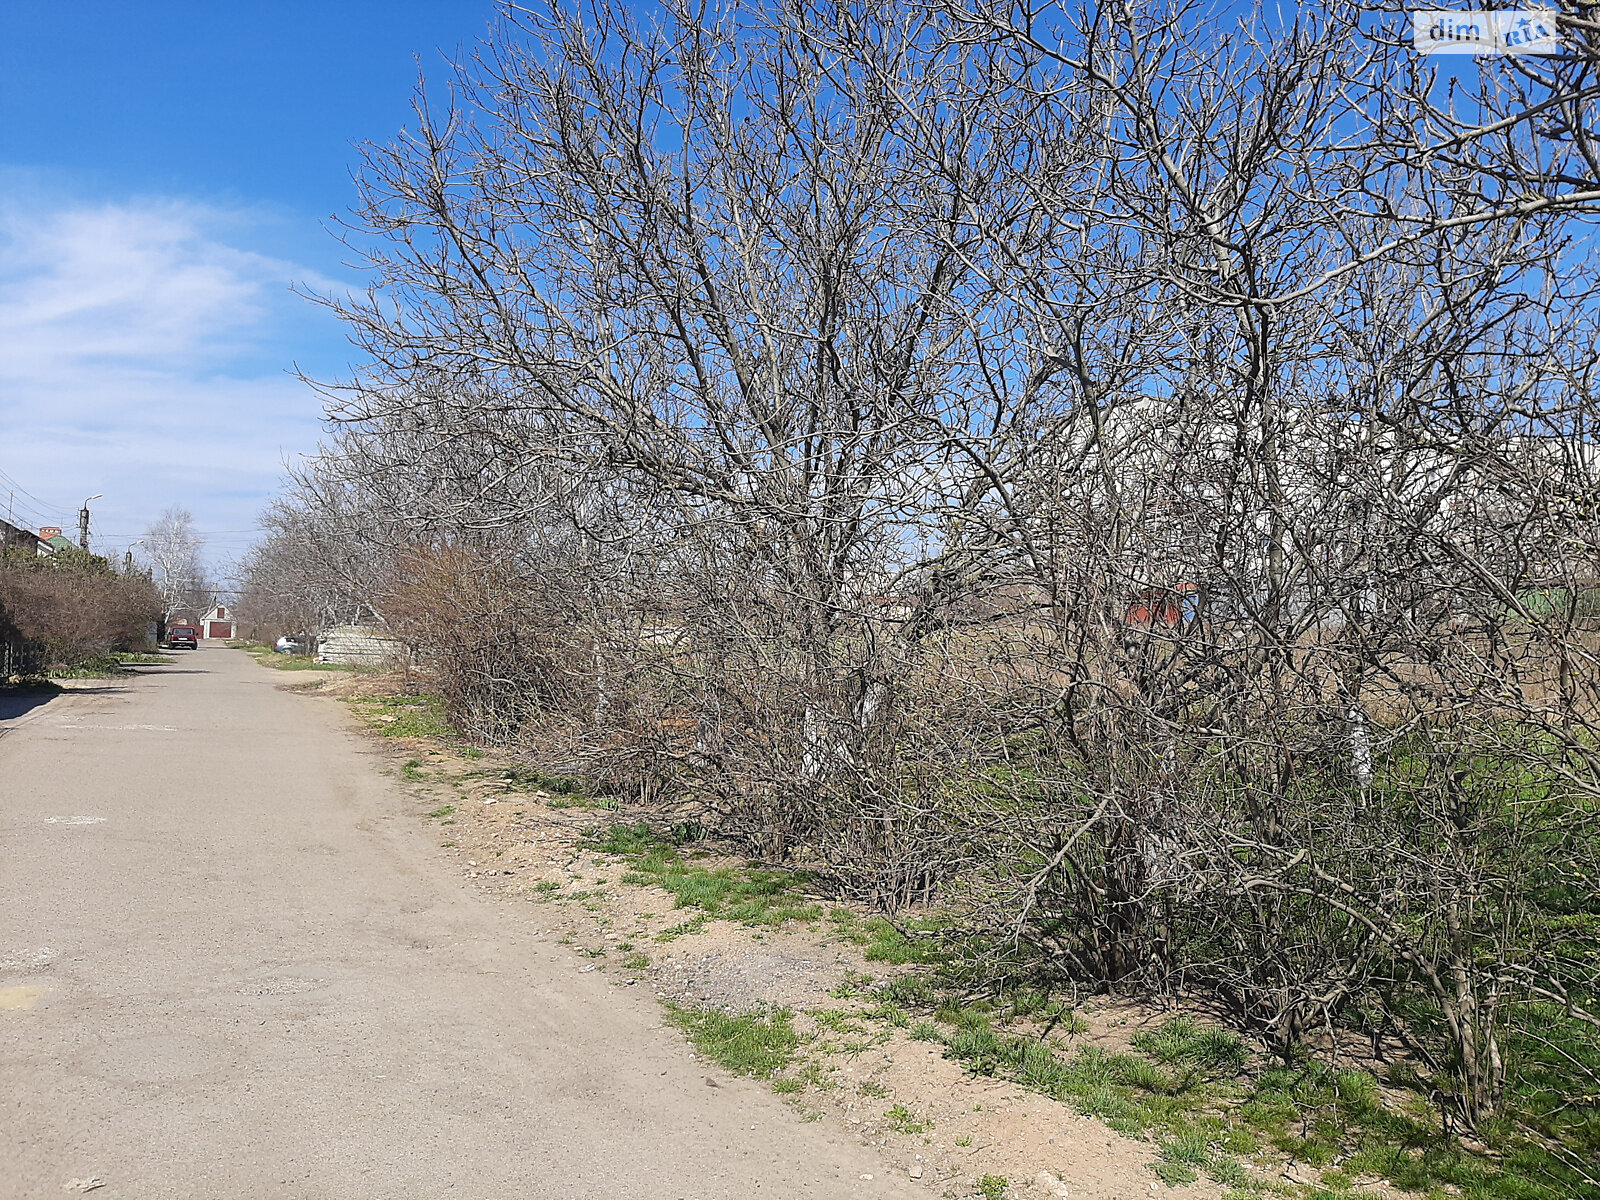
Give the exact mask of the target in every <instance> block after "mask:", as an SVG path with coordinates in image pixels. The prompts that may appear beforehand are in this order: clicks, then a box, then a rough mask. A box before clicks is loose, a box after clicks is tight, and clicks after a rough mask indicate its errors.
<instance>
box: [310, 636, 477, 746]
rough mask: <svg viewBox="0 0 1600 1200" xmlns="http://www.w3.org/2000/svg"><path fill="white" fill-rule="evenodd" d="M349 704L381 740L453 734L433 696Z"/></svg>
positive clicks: (362, 699) (365, 699) (445, 737)
mask: <svg viewBox="0 0 1600 1200" xmlns="http://www.w3.org/2000/svg"><path fill="white" fill-rule="evenodd" d="M279 657H283V656H282V655H280V656H279ZM349 703H350V707H351V708H352V709H354V710H355V712H356V714H357V715H358V716H360V717H361V718H362V719H363V720H365V721H366V722H367V723H368V724H370V725H371V726H372V727H373V729H375V730H376V731H377V732H378V733H380V734H382V735H383V736H384V737H413V738H435V739H437V740H440V741H451V740H454V738H455V737H456V731H455V730H454V729H452V728H451V727H450V723H449V722H448V721H446V720H445V716H444V702H443V701H442V700H440V699H439V698H438V697H437V696H352V697H351V698H350V701H349Z"/></svg>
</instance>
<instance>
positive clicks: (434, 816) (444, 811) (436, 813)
mask: <svg viewBox="0 0 1600 1200" xmlns="http://www.w3.org/2000/svg"><path fill="white" fill-rule="evenodd" d="M455 810H456V806H455V805H454V804H446V805H445V806H444V807H443V808H436V809H434V810H433V811H432V812H431V813H429V814H428V819H429V820H430V821H437V820H439V819H440V818H442V817H448V816H449V815H450V814H451V813H453V812H455Z"/></svg>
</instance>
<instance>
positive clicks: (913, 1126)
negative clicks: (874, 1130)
mask: <svg viewBox="0 0 1600 1200" xmlns="http://www.w3.org/2000/svg"><path fill="white" fill-rule="evenodd" d="M884 1120H885V1121H886V1122H888V1125H889V1128H890V1129H892V1130H894V1131H895V1132H896V1133H926V1132H927V1131H928V1130H930V1129H932V1128H933V1122H932V1121H930V1120H928V1119H927V1118H926V1117H919V1116H917V1114H916V1113H914V1112H912V1111H911V1110H910V1109H909V1108H907V1107H906V1106H905V1105H904V1104H896V1105H894V1106H893V1107H891V1108H890V1109H889V1111H888V1112H886V1113H885V1114H884Z"/></svg>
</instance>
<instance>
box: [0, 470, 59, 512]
mask: <svg viewBox="0 0 1600 1200" xmlns="http://www.w3.org/2000/svg"><path fill="white" fill-rule="evenodd" d="M0 483H3V484H5V486H6V488H7V490H8V491H16V492H20V493H22V495H24V496H26V497H27V498H28V499H29V500H32V501H33V502H34V504H41V505H43V506H44V509H45V512H39V510H37V509H33V510H31V511H33V512H34V513H35V515H38V516H44V517H45V519H46V520H48V519H49V518H48V516H47V513H49V512H66V511H67V506H66V505H64V504H61V505H55V504H51V503H50V502H49V501H46V500H41V499H39V497H37V496H35V495H34V494H33V493H32V492H30V491H29V490H28V489H27V488H25V487H23V486H22V485H21V484H20V483H18V482H17V481H16V480H15V479H13V478H12V477H11V476H10V475H7V474H6V473H5V472H4V471H0ZM22 507H24V508H28V507H29V506H27V505H23V506H22Z"/></svg>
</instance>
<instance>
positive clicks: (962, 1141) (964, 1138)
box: [955, 1133, 972, 1147]
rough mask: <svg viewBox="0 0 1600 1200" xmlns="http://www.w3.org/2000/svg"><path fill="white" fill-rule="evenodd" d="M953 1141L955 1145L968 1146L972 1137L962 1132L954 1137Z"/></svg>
mask: <svg viewBox="0 0 1600 1200" xmlns="http://www.w3.org/2000/svg"><path fill="white" fill-rule="evenodd" d="M955 1142H956V1145H958V1146H963V1147H965V1146H970V1145H972V1138H971V1137H969V1136H968V1135H967V1134H964V1133H963V1134H961V1135H960V1136H959V1137H957V1138H956V1139H955Z"/></svg>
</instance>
